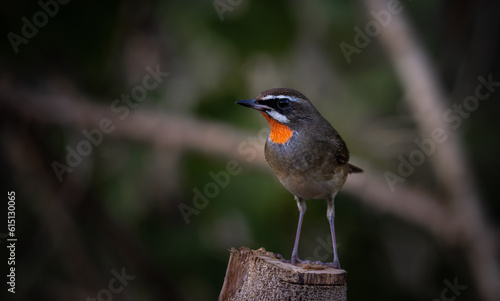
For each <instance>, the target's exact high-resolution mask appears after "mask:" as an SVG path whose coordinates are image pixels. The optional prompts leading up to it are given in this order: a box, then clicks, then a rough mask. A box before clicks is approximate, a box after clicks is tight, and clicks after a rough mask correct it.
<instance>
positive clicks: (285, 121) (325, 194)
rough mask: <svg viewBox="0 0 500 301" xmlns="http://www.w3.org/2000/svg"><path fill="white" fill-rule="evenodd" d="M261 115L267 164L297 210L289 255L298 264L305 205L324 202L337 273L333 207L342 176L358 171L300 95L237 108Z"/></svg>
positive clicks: (275, 92)
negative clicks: (266, 134) (309, 201)
mask: <svg viewBox="0 0 500 301" xmlns="http://www.w3.org/2000/svg"><path fill="white" fill-rule="evenodd" d="M236 103H238V104H240V105H243V106H246V107H250V108H253V109H256V110H259V111H261V113H262V114H263V115H264V117H265V118H266V119H267V121H268V122H269V124H270V126H271V134H270V136H269V138H268V139H267V141H266V146H265V156H266V160H267V162H268V163H269V165H270V166H271V168H272V169H273V171H274V173H275V174H276V176H277V177H278V180H279V181H280V182H281V184H283V186H284V187H285V188H286V189H287V190H288V191H290V192H291V193H293V194H294V196H295V199H296V201H297V205H298V207H299V212H300V216H299V225H298V227H297V234H296V239H295V244H294V250H293V252H292V263H296V262H298V261H300V260H299V258H298V251H297V249H298V242H299V237H300V229H301V226H302V220H303V216H304V213H305V211H306V204H305V200H306V199H326V200H327V203H328V209H327V217H328V221H329V222H330V228H331V233H332V241H333V248H334V260H333V266H334V267H336V268H340V263H339V260H338V255H337V248H336V241H335V229H334V215H335V213H334V212H335V210H334V204H333V200H334V198H335V195H336V194H337V192H338V191H339V190H340V189H341V188H342V186H343V185H344V183H345V181H346V179H347V175H348V174H349V173H353V172H361V171H362V169H360V168H359V167H356V166H354V165H352V164H350V163H349V150H348V149H347V146H346V144H345V142H344V140H343V139H342V137H340V135H339V133H338V132H337V131H336V130H335V129H334V128H333V127H332V126H331V125H330V123H329V122H328V121H327V120H326V119H324V118H323V116H321V114H320V113H319V112H318V110H316V108H315V107H314V106H313V105H312V103H311V102H310V101H309V99H307V97H305V96H304V95H303V94H302V93H300V92H299V91H296V90H293V89H286V88H276V89H271V90H267V91H264V92H262V93H261V94H260V95H259V96H258V97H257V98H256V99H252V100H242V101H238V102H236Z"/></svg>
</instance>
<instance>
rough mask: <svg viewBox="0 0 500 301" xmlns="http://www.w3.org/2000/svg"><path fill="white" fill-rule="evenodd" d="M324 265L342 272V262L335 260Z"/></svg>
mask: <svg viewBox="0 0 500 301" xmlns="http://www.w3.org/2000/svg"><path fill="white" fill-rule="evenodd" d="M324 265H326V266H328V267H331V268H334V269H337V270H340V262H339V261H338V260H334V261H333V262H328V263H324Z"/></svg>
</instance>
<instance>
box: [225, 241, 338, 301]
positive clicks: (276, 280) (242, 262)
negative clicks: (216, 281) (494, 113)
mask: <svg viewBox="0 0 500 301" xmlns="http://www.w3.org/2000/svg"><path fill="white" fill-rule="evenodd" d="M226 300H227V301H229V300H237V301H241V300H252V301H254V300H259V301H261V300H315V301H322V300H329V301H346V300H347V286H346V271H344V270H337V269H334V268H331V267H326V266H324V265H319V264H313V263H311V264H301V265H299V266H295V265H292V264H289V263H285V262H283V261H282V260H281V259H279V258H278V256H277V255H275V254H274V253H272V252H267V251H266V250H265V249H264V248H260V249H258V250H250V249H249V248H246V247H242V248H240V249H239V250H236V249H234V248H233V249H231V256H230V258H229V263H228V266H227V271H226V277H225V278H224V285H223V286H222V290H221V292H220V295H219V301H226Z"/></svg>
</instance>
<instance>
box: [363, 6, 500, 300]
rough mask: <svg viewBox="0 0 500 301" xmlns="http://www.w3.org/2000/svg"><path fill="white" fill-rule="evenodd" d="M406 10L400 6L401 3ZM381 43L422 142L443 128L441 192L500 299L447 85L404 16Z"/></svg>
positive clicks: (485, 288)
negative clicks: (448, 113)
mask: <svg viewBox="0 0 500 301" xmlns="http://www.w3.org/2000/svg"><path fill="white" fill-rule="evenodd" d="M364 2H365V5H366V7H367V11H368V12H380V11H383V10H385V11H386V12H387V8H388V6H389V5H390V1H387V0H365V1H364ZM400 5H401V4H400ZM378 38H379V40H380V42H381V44H382V46H383V47H384V48H385V50H386V53H387V54H388V57H389V59H390V60H391V62H392V64H393V66H394V69H395V71H396V74H397V75H398V78H399V80H400V82H401V85H402V86H403V88H404V90H405V92H406V100H407V103H408V106H409V108H410V111H411V113H412V114H413V118H414V120H415V121H416V123H417V126H418V127H419V130H420V135H421V137H422V138H429V137H431V136H432V132H433V131H434V130H435V129H439V128H440V129H443V130H444V132H445V133H446V135H447V136H448V139H447V140H446V141H445V142H444V143H442V144H440V145H439V146H437V147H436V150H435V152H434V153H433V154H432V156H430V159H431V161H432V167H433V169H434V172H435V174H436V176H437V179H438V181H439V183H440V184H441V187H442V188H443V189H444V190H445V192H446V194H447V195H448V198H447V200H448V201H449V202H448V204H447V206H446V208H443V209H444V210H445V211H446V212H449V215H450V217H452V220H455V221H457V223H456V227H458V229H457V230H458V232H459V233H460V237H457V238H459V245H460V246H461V247H463V249H464V251H465V253H466V257H467V258H468V260H469V266H470V268H471V270H472V273H473V275H474V278H475V280H476V285H477V286H478V289H479V291H480V293H481V295H482V297H483V298H484V300H488V301H495V300H500V286H499V285H498V284H499V283H500V269H499V267H500V262H499V259H498V257H497V256H496V248H495V241H496V240H495V238H494V235H493V231H492V230H491V229H490V227H489V226H488V225H487V223H486V221H485V218H484V214H483V209H482V206H481V204H482V203H481V200H480V197H479V193H478V189H477V185H476V179H475V177H474V175H473V172H472V171H473V168H472V167H471V165H470V163H469V161H468V158H467V157H466V156H465V154H464V153H465V151H464V149H465V148H464V146H463V144H462V141H461V139H460V136H459V134H458V133H457V132H456V131H455V130H453V129H452V128H451V127H450V124H449V123H446V122H445V120H444V118H443V114H444V112H445V110H446V107H447V103H446V97H445V92H444V89H443V85H442V83H441V80H440V79H439V76H437V72H436V71H435V68H434V67H433V66H434V64H433V63H432V62H431V59H430V58H429V56H428V55H427V53H426V51H425V50H424V47H423V46H422V43H421V42H420V41H419V40H418V38H417V37H416V35H415V33H414V31H413V29H412V27H411V24H410V22H409V20H408V19H407V18H406V16H405V14H404V12H402V13H398V14H391V19H390V22H389V24H388V25H387V26H384V27H382V26H381V31H380V34H379V35H378Z"/></svg>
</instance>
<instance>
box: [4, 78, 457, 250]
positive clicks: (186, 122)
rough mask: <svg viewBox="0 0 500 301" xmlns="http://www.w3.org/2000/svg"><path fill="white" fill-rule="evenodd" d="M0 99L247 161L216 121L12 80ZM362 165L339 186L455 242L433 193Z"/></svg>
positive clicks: (57, 120)
mask: <svg viewBox="0 0 500 301" xmlns="http://www.w3.org/2000/svg"><path fill="white" fill-rule="evenodd" d="M0 99H3V102H2V103H1V104H0V105H2V106H6V107H7V109H10V110H14V111H15V112H16V113H17V114H20V115H21V116H22V117H23V118H25V119H27V120H34V121H37V122H41V123H50V124H57V125H63V126H69V127H72V128H74V129H76V130H82V129H93V128H98V127H99V122H100V121H101V120H102V119H103V118H109V119H111V120H112V121H113V124H114V125H115V126H116V128H115V130H114V131H113V132H111V133H110V134H107V135H110V136H112V137H114V138H126V139H132V140H136V141H142V142H147V143H151V144H154V145H157V146H163V147H174V148H175V149H179V148H180V149H189V150H196V151H203V152H206V153H209V154H213V155H220V156H224V157H227V158H234V159H236V160H239V161H241V162H247V161H248V158H247V156H245V155H244V154H242V153H240V152H239V151H238V150H237V149H238V145H239V144H240V143H242V141H244V139H245V138H249V137H253V135H251V134H249V133H245V132H242V131H237V130H234V129H232V128H231V127H229V126H227V125H224V124H221V123H216V122H211V121H201V120H196V119H194V118H191V117H187V116H180V115H173V114H164V113H154V112H149V111H146V110H142V109H136V110H134V111H133V112H131V113H130V116H128V118H125V119H124V120H120V119H119V118H118V117H117V116H116V114H114V113H113V112H111V110H110V107H109V106H105V105H101V104H97V103H98V101H96V100H91V99H89V98H88V97H86V96H83V95H81V94H78V93H76V92H74V91H73V92H71V93H70V94H61V93H54V94H43V93H42V92H27V91H26V90H25V89H21V88H15V87H13V86H12V85H0ZM101 103H102V101H101ZM104 139H106V138H104ZM251 164H253V165H255V164H257V165H260V166H263V167H267V163H266V161H265V159H264V155H263V151H262V152H258V155H257V156H256V157H255V159H254V160H253V161H251ZM363 167H364V168H365V170H366V172H365V173H364V174H362V175H354V176H352V177H350V178H349V180H348V181H347V183H346V186H345V191H347V192H349V193H351V194H352V195H354V196H357V197H359V198H360V199H361V200H363V202H364V203H366V204H368V205H370V206H373V207H375V208H378V209H379V210H381V211H383V212H388V213H391V214H394V215H396V216H398V217H400V218H402V219H404V220H407V221H409V222H411V223H415V224H417V225H419V226H420V227H422V228H425V229H427V230H429V231H431V232H432V233H434V234H435V235H437V236H438V237H439V238H440V239H442V240H444V241H446V242H447V243H449V244H451V245H456V244H460V243H461V237H462V236H461V231H462V225H461V224H460V221H459V220H458V219H456V217H455V216H453V215H452V214H451V213H450V212H449V210H447V208H446V207H445V206H443V205H441V204H440V203H441V202H440V200H439V198H438V197H437V196H434V195H431V194H429V193H427V192H425V191H423V190H419V189H416V188H410V187H409V186H408V185H404V184H400V185H399V186H398V189H397V190H396V191H395V192H391V191H390V189H389V188H388V186H387V183H386V182H385V180H384V179H383V177H381V176H380V175H381V174H382V172H380V171H375V170H372V169H371V168H370V167H369V166H368V167H367V166H365V165H363Z"/></svg>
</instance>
